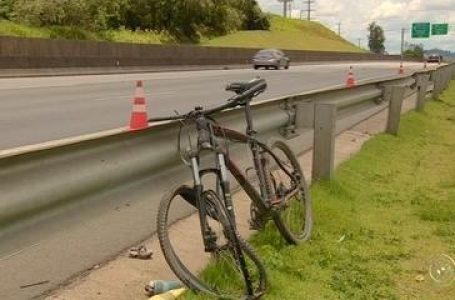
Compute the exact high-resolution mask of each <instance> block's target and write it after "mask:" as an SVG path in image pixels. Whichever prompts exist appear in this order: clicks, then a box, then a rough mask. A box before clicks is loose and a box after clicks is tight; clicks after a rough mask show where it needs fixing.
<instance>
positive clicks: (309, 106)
mask: <svg viewBox="0 0 455 300" xmlns="http://www.w3.org/2000/svg"><path fill="white" fill-rule="evenodd" d="M295 127H296V129H303V128H313V127H314V102H303V103H299V104H297V106H296V111H295Z"/></svg>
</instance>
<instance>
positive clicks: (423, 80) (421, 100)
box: [416, 74, 428, 111]
mask: <svg viewBox="0 0 455 300" xmlns="http://www.w3.org/2000/svg"><path fill="white" fill-rule="evenodd" d="M416 81H417V84H416V85H417V103H416V111H423V109H424V107H425V96H426V95H427V88H428V77H427V75H425V74H419V75H417V78H416Z"/></svg>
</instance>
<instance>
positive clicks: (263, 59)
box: [253, 49, 291, 70]
mask: <svg viewBox="0 0 455 300" xmlns="http://www.w3.org/2000/svg"><path fill="white" fill-rule="evenodd" d="M290 62H291V60H290V59H289V57H287V56H286V54H284V53H283V51H281V50H277V49H265V50H261V51H259V52H258V53H256V54H255V55H254V57H253V67H254V68H255V69H259V68H261V67H263V68H265V69H269V68H273V69H277V70H278V69H280V68H281V67H283V68H285V69H289V64H290Z"/></svg>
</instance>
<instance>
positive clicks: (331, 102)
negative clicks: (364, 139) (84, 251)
mask: <svg viewBox="0 0 455 300" xmlns="http://www.w3.org/2000/svg"><path fill="white" fill-rule="evenodd" d="M454 73H455V65H448V66H441V67H440V68H438V69H437V70H436V69H432V70H427V71H425V72H419V73H415V74H412V75H410V76H409V75H407V76H394V77H391V78H387V79H384V80H373V81H368V82H361V83H360V84H359V86H358V87H356V88H354V89H348V88H346V87H344V86H341V85H340V86H337V87H332V88H330V89H321V90H317V91H312V92H307V93H302V94H299V95H289V96H286V97H281V98H278V99H271V100H266V101H261V102H256V103H254V105H253V115H254V122H255V127H256V128H257V130H258V132H259V134H260V138H262V139H265V140H267V139H269V138H272V137H277V136H282V137H283V138H286V139H288V142H289V144H290V145H291V147H293V149H294V150H295V151H296V152H297V153H302V152H304V151H307V150H308V149H310V148H312V147H313V143H314V149H315V151H314V153H315V159H314V166H315V167H314V170H315V171H314V172H313V176H314V178H330V176H331V174H332V172H333V147H334V136H335V135H336V134H337V133H338V132H341V131H343V130H346V129H347V128H349V127H352V126H354V125H355V124H357V123H359V122H361V121H362V120H365V119H367V118H369V117H370V116H372V115H374V114H376V113H378V112H379V111H381V110H384V109H386V108H387V107H388V103H389V102H390V101H391V99H392V98H394V97H393V96H392V94H393V92H391V89H390V86H406V87H407V88H406V91H405V92H404V93H406V95H409V94H413V93H416V92H418V91H419V88H421V87H422V86H423V85H424V84H425V88H424V91H425V93H426V92H427V91H430V92H432V95H433V97H437V96H438V95H439V94H440V93H441V92H442V90H443V89H444V87H446V86H447V84H448V82H449V80H450V79H451V78H453V75H454ZM428 75H430V77H431V81H432V82H431V83H428V82H427V80H425V79H426V78H427V77H428ZM422 82H425V83H422ZM433 85H434V88H433ZM395 98H396V97H395ZM398 98H400V97H398ZM401 98H402V97H401ZM420 105H421V104H420ZM216 117H217V120H219V122H220V123H222V124H225V125H227V126H228V127H232V128H234V129H238V130H243V129H244V127H245V124H244V120H243V111H242V110H240V109H234V110H229V111H225V112H222V113H220V114H219V115H218V116H216ZM315 126H316V129H315V130H314V131H313V129H314V128H315ZM177 132H178V125H177V124H175V123H162V124H151V126H150V128H148V129H146V130H144V131H140V132H127V131H126V130H117V131H114V132H108V133H105V134H103V133H100V134H98V135H96V136H91V137H88V138H87V137H86V138H80V139H73V140H70V141H67V142H65V143H61V142H60V143H57V144H48V145H41V146H36V147H28V148H26V149H22V150H17V151H15V152H5V151H4V152H0V194H1V200H0V238H1V237H2V230H5V229H8V228H9V227H11V226H16V225H19V224H21V223H22V222H24V220H28V219H30V218H41V219H42V218H44V217H43V216H45V215H53V214H54V213H49V212H51V211H52V212H56V211H61V210H62V207H74V203H77V202H79V201H84V199H86V198H88V197H91V199H93V196H94V195H95V196H96V195H97V194H98V193H103V192H106V191H108V190H110V189H113V188H119V187H125V188H128V186H130V185H132V184H134V183H135V182H137V181H140V180H142V179H143V178H144V177H150V176H156V177H157V178H159V177H162V176H161V173H160V172H161V170H164V169H166V170H169V171H167V172H168V174H167V175H169V174H173V175H171V177H174V178H182V173H184V172H186V171H185V170H184V168H182V167H179V164H180V161H179V156H178V153H177V151H176V140H175V137H176V136H177ZM313 133H314V134H313ZM313 139H314V140H313ZM185 174H186V173H185ZM167 178H170V177H167ZM160 184H165V185H166V184H167V185H169V183H166V182H160ZM160 188H163V186H160ZM152 189H153V187H152Z"/></svg>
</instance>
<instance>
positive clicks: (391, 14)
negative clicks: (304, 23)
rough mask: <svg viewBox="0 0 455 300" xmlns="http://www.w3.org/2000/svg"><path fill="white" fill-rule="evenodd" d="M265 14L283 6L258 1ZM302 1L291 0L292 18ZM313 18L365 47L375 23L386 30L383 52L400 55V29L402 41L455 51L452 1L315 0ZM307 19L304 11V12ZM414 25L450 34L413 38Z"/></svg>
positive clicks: (267, 0) (273, 1)
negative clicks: (441, 26)
mask: <svg viewBox="0 0 455 300" xmlns="http://www.w3.org/2000/svg"><path fill="white" fill-rule="evenodd" d="M257 1H258V3H259V4H260V5H261V7H262V9H263V10H264V11H267V12H273V13H278V14H282V13H283V5H282V3H280V2H278V0H257ZM303 2H304V0H294V2H293V4H292V7H293V10H295V11H294V15H295V16H296V17H297V16H298V15H299V10H300V9H305V8H306V5H304V4H303ZM314 2H315V3H314V4H313V6H314V9H315V11H314V12H312V14H313V15H312V18H314V19H315V20H317V21H319V22H321V23H323V24H324V25H326V26H327V27H329V28H330V29H332V30H334V31H335V32H338V25H337V23H340V22H341V35H342V36H343V37H344V38H346V39H347V40H349V41H351V42H352V43H355V44H356V45H357V44H358V43H359V40H358V39H359V38H361V40H360V43H361V46H362V47H364V48H367V47H368V40H367V35H368V32H367V29H366V28H367V27H368V24H369V23H371V22H372V21H376V23H377V24H379V25H381V26H382V27H383V28H384V31H385V37H386V42H385V46H386V51H387V52H389V53H390V54H396V53H399V52H400V44H401V28H406V34H405V41H406V42H408V43H414V44H423V45H424V48H425V49H432V48H440V49H444V50H450V51H452V52H455V0H314ZM303 15H304V16H306V12H305V13H303ZM414 22H430V23H449V24H450V25H449V35H447V36H432V37H431V38H430V39H412V38H411V26H412V23H414Z"/></svg>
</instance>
